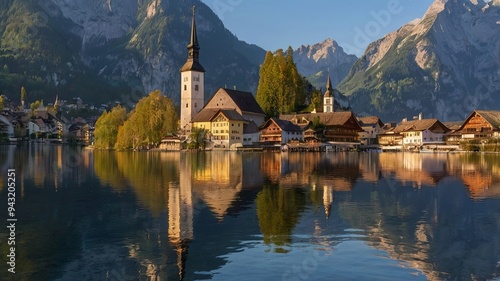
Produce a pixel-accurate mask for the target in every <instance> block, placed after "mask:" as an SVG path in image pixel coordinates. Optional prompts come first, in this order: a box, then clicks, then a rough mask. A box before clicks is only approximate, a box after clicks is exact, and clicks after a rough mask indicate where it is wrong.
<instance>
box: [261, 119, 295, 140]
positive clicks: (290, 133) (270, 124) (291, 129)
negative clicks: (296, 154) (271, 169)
mask: <svg viewBox="0 0 500 281" xmlns="http://www.w3.org/2000/svg"><path fill="white" fill-rule="evenodd" d="M261 129H262V130H261V136H260V141H261V142H262V143H264V144H267V145H269V144H271V145H283V144H287V143H289V142H291V141H296V142H300V141H304V134H303V131H302V130H301V128H300V127H299V126H297V125H296V124H293V123H292V122H290V121H287V120H280V119H277V118H270V119H269V120H267V122H266V123H265V124H264V125H263V126H262V127H261Z"/></svg>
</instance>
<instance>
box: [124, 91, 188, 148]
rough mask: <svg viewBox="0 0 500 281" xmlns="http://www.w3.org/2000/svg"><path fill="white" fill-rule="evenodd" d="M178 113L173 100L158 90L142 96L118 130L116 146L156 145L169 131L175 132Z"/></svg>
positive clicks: (177, 123) (177, 124) (177, 126)
mask: <svg viewBox="0 0 500 281" xmlns="http://www.w3.org/2000/svg"><path fill="white" fill-rule="evenodd" d="M178 128H179V115H178V114H177V111H176V108H175V105H174V103H173V101H172V100H171V99H169V98H167V97H165V96H164V95H162V94H161V92H160V91H158V90H157V91H153V92H151V93H150V94H149V95H148V96H147V97H144V98H142V99H141V100H140V101H139V102H138V103H137V105H136V106H135V110H134V111H132V112H131V113H130V114H129V118H128V120H127V121H126V122H125V123H124V124H123V126H122V127H121V128H120V129H119V131H118V139H117V143H116V146H115V147H116V148H118V149H127V148H137V147H139V146H143V145H157V144H159V143H160V141H161V139H162V138H163V137H165V136H166V135H167V134H169V133H175V132H177V130H178Z"/></svg>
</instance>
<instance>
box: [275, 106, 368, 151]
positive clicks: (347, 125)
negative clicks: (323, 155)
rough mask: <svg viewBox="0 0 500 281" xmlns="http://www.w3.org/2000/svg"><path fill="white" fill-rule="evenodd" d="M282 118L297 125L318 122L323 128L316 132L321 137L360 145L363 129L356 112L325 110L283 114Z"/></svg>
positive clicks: (332, 141) (350, 144)
mask: <svg viewBox="0 0 500 281" xmlns="http://www.w3.org/2000/svg"><path fill="white" fill-rule="evenodd" d="M280 119H282V120H287V121H290V122H292V123H293V124H295V125H299V124H304V123H305V122H307V123H315V122H316V123H318V124H320V125H321V126H322V127H323V129H322V130H321V131H320V132H318V131H317V132H316V134H317V136H318V138H319V139H321V140H322V141H325V142H329V143H330V144H335V145H340V146H350V147H353V146H358V145H359V144H360V143H359V135H358V133H359V132H361V131H363V129H362V128H361V126H360V125H359V123H358V120H357V119H356V117H355V116H354V114H353V113H352V112H350V111H347V112H323V113H305V114H288V115H281V116H280Z"/></svg>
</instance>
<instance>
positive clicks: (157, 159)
mask: <svg viewBox="0 0 500 281" xmlns="http://www.w3.org/2000/svg"><path fill="white" fill-rule="evenodd" d="M0 167H1V169H0V171H1V174H0V202H4V205H3V206H4V207H1V208H2V211H1V214H2V217H4V218H5V217H6V209H7V204H6V202H7V195H6V194H7V184H6V177H7V169H10V168H15V169H16V172H17V202H16V203H17V204H16V207H17V208H16V215H17V218H18V222H17V225H16V226H17V227H16V234H17V236H16V246H17V247H16V254H17V256H16V272H17V273H16V274H15V275H12V274H10V273H7V266H6V263H5V259H6V258H2V259H1V260H2V262H1V263H0V279H1V280H249V281H250V280H252V281H253V280H294V281H298V280H499V278H500V155H481V154H408V153H405V154H403V153H381V154H376V153H373V154H372V153H330V154H325V153H323V154H321V153H307V154H306V153H304V154H301V153H290V154H286V153H284V154H280V153H237V152H207V153H191V152H182V153H138V152H133V153H132V152H130V153H120V152H105V151H88V150H80V149H74V148H70V147H61V146H51V145H31V146H18V147H16V146H1V147H0ZM0 206H2V205H1V204H0ZM4 222H5V219H4ZM6 241H7V233H6V231H5V228H4V230H2V231H1V232H0V250H1V256H2V257H5V256H6V255H7V254H8V252H7V251H8V249H7V244H6ZM2 278H3V279H2Z"/></svg>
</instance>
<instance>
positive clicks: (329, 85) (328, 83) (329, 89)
mask: <svg viewBox="0 0 500 281" xmlns="http://www.w3.org/2000/svg"><path fill="white" fill-rule="evenodd" d="M332 96H333V87H332V79H330V69H328V80H327V81H326V92H325V97H332Z"/></svg>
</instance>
